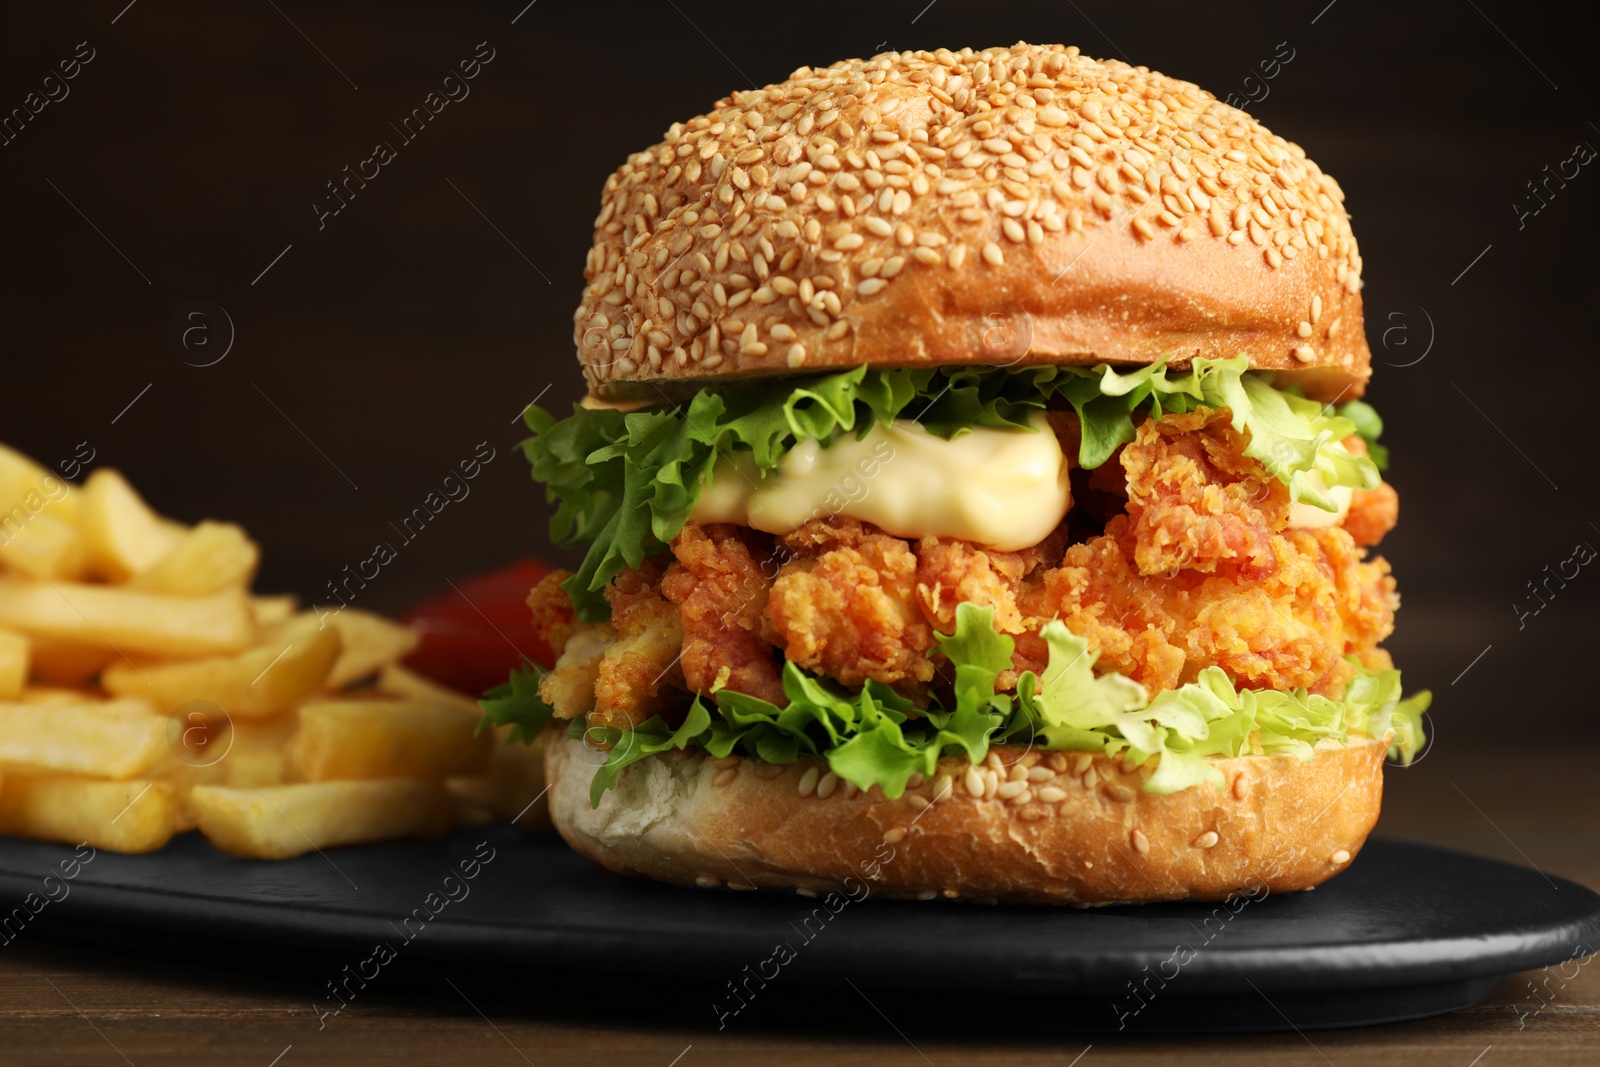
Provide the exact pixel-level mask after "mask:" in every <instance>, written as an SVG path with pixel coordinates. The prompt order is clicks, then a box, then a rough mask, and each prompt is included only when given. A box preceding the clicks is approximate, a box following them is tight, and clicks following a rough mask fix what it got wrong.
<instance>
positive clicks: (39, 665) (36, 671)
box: [28, 635, 121, 689]
mask: <svg viewBox="0 0 1600 1067" xmlns="http://www.w3.org/2000/svg"><path fill="white" fill-rule="evenodd" d="M28 644H29V645H30V646H31V650H32V654H31V659H32V663H31V665H30V670H31V672H32V677H33V680H34V683H35V684H44V685H47V686H61V687H63V688H67V689H79V688H83V687H85V686H87V685H88V684H89V683H90V682H91V681H92V680H93V678H94V677H95V676H96V675H97V674H99V673H100V672H101V671H102V670H104V669H105V667H106V665H107V664H108V663H110V662H111V661H112V660H114V659H121V657H120V656H118V655H117V650H116V649H114V648H112V647H111V646H110V645H109V644H107V643H106V642H105V641H103V640H101V639H100V638H99V637H96V638H94V640H93V641H92V642H90V643H88V644H80V643H79V642H77V641H57V640H56V639H54V638H51V637H39V636H37V635H34V636H31V637H29V638H28Z"/></svg>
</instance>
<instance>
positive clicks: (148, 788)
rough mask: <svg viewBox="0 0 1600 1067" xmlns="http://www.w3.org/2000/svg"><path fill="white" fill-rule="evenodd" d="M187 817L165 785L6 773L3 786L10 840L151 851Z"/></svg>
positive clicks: (1, 825) (0, 793) (1, 812)
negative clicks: (15, 838) (25, 838)
mask: <svg viewBox="0 0 1600 1067" xmlns="http://www.w3.org/2000/svg"><path fill="white" fill-rule="evenodd" d="M183 819H184V815H183V805H182V802H181V801H180V800H179V798H178V791H177V790H176V789H175V788H174V787H173V786H172V785H171V784H169V783H167V782H158V781H150V780H144V779H134V780H132V781H127V782H103V781H99V780H97V779H93V778H78V777H71V776H65V775H21V774H8V775H6V777H5V781H4V782H3V783H0V834H9V835H11V836H12V837H29V838H34V839H36V840H40V841H67V842H73V843H76V842H79V841H82V842H87V843H88V844H90V845H93V846H94V847H95V848H97V849H106V850H108V851H112V852H153V851H155V850H156V849H158V848H160V847H161V846H162V845H165V844H166V843H167V842H168V841H169V840H170V839H171V838H172V835H173V832H174V830H175V829H176V827H177V826H178V825H180V823H181V822H182V821H183Z"/></svg>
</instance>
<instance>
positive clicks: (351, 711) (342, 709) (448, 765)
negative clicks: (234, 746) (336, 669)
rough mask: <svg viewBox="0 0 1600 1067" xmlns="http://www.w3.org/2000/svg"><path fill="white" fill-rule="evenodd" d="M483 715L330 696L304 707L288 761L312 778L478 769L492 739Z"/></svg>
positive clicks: (437, 775)
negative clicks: (481, 730)
mask: <svg viewBox="0 0 1600 1067" xmlns="http://www.w3.org/2000/svg"><path fill="white" fill-rule="evenodd" d="M477 725H478V717H477V716H475V715H470V714H468V713H466V712H464V711H462V710H461V709H460V708H457V707H451V706H449V705H447V704H437V703H424V702H421V701H398V700H328V701H320V702H318V703H314V704H306V705H305V706H304V707H302V708H301V709H300V729H299V730H298V731H297V732H296V733H295V735H294V738H293V739H292V740H291V741H290V742H289V747H288V751H287V755H288V758H289V766H290V768H292V769H293V770H294V772H295V773H297V774H298V775H299V776H300V777H301V778H303V779H304V780H305V781H308V782H326V781H331V780H334V779H342V778H431V779H443V778H446V777H449V776H451V775H472V774H481V773H482V772H484V771H485V770H487V769H488V766H489V757H490V752H491V749H492V747H493V744H494V739H493V737H491V736H490V735H489V734H483V735H481V736H478V735H476V734H475V732H474V731H475V730H476V729H477Z"/></svg>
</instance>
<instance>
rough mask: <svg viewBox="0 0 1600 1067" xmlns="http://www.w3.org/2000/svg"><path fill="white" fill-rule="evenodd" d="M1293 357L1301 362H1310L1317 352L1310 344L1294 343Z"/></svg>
mask: <svg viewBox="0 0 1600 1067" xmlns="http://www.w3.org/2000/svg"><path fill="white" fill-rule="evenodd" d="M1294 358H1295V359H1298V360H1299V361H1300V362H1302V363H1310V362H1311V361H1312V360H1314V359H1316V358H1317V352H1316V349H1314V348H1312V347H1311V346H1310V345H1296V346H1295V347H1294Z"/></svg>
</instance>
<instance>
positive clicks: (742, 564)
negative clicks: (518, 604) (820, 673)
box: [661, 522, 785, 705]
mask: <svg viewBox="0 0 1600 1067" xmlns="http://www.w3.org/2000/svg"><path fill="white" fill-rule="evenodd" d="M763 542H764V543H763ZM672 554H673V556H674V557H676V562H674V563H673V564H672V565H671V566H670V567H668V568H667V574H666V577H665V578H663V579H662V581H661V592H662V595H663V596H665V597H666V598H667V599H668V600H670V601H672V602H673V603H674V604H676V605H678V613H679V616H680V617H681V619H682V624H683V658H682V660H681V661H680V665H681V667H682V668H683V679H684V682H685V683H686V684H687V685H688V687H689V688H690V689H692V690H694V691H695V692H697V693H707V692H710V691H711V689H712V688H713V686H715V685H716V683H717V682H718V681H720V682H721V683H722V687H723V688H727V689H733V690H736V691H737V692H740V693H748V694H750V695H751V696H754V697H760V698H761V699H763V700H768V701H771V702H772V703H775V704H779V705H781V704H783V703H784V702H785V701H784V697H783V683H782V682H781V681H780V680H779V677H778V667H777V665H776V664H775V663H774V662H773V650H772V646H771V645H770V644H768V643H767V642H766V641H764V640H762V638H761V620H762V617H763V615H764V614H765V613H766V609H767V595H768V593H769V592H770V590H771V588H772V577H773V575H775V574H776V572H777V569H776V566H775V565H774V564H773V562H772V559H771V557H772V538H771V537H769V536H767V535H766V534H762V533H758V532H756V531H755V530H751V529H749V528H747V527H739V526H733V525H730V524H727V523H717V524H714V525H708V526H703V527H702V526H698V525H696V524H695V523H692V522H691V523H688V524H687V525H685V526H684V528H683V531H682V532H681V533H679V534H678V536H677V537H676V538H674V539H673V542H672Z"/></svg>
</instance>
